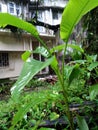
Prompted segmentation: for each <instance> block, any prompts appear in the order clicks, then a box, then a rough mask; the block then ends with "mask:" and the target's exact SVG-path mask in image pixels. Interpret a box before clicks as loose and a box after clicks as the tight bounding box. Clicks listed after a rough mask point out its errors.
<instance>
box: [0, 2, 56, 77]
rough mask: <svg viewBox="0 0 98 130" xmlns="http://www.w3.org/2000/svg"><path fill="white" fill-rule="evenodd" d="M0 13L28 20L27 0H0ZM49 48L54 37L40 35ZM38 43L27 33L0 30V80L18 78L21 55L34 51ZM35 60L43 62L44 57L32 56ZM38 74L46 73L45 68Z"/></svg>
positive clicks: (21, 63) (21, 62)
mask: <svg viewBox="0 0 98 130" xmlns="http://www.w3.org/2000/svg"><path fill="white" fill-rule="evenodd" d="M0 12H4V13H10V14H12V15H14V16H16V17H19V18H21V19H25V20H27V19H29V18H30V17H29V14H30V13H29V1H28V0H16V1H14V0H11V1H9V0H0ZM41 38H42V39H43V40H44V41H46V43H47V45H49V46H50V47H51V46H53V44H55V37H54V36H50V35H41ZM37 46H40V43H39V42H38V41H37V40H36V39H34V38H33V37H32V36H31V35H30V34H28V33H19V34H18V33H13V32H11V31H10V29H0V79H3V78H12V77H17V76H19V74H20V72H21V69H22V67H23V61H22V59H21V55H22V54H23V53H24V52H25V51H26V50H34V49H35V48H36V47H37ZM32 57H34V58H35V59H37V60H40V61H44V60H45V59H44V57H42V56H41V55H39V54H33V55H32ZM40 73H48V68H45V69H44V70H42V71H41V72H40Z"/></svg>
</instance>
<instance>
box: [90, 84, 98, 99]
mask: <svg viewBox="0 0 98 130" xmlns="http://www.w3.org/2000/svg"><path fill="white" fill-rule="evenodd" d="M89 94H90V99H91V100H94V99H95V98H96V96H97V95H98V84H95V85H92V86H90V88H89Z"/></svg>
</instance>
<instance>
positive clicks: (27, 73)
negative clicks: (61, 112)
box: [0, 0, 98, 130]
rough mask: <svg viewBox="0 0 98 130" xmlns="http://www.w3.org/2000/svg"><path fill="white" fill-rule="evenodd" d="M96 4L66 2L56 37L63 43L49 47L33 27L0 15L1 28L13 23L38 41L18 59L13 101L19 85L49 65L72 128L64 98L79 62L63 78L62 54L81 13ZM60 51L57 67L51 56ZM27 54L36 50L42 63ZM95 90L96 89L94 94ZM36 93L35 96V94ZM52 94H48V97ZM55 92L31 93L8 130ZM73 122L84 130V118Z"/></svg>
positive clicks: (87, 0) (79, 0) (16, 99)
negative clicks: (18, 68)
mask: <svg viewBox="0 0 98 130" xmlns="http://www.w3.org/2000/svg"><path fill="white" fill-rule="evenodd" d="M96 6H98V0H93V1H92V0H77V1H75V0H70V1H69V2H68V5H67V6H66V8H65V9H64V12H63V14H62V21H61V24H60V36H61V39H63V41H64V42H65V43H64V44H63V45H60V46H56V47H54V48H52V49H49V48H48V47H47V45H46V43H45V42H44V41H43V40H42V39H41V38H40V36H39V33H38V32H37V29H36V28H35V27H34V26H33V25H31V24H30V23H27V22H25V21H22V20H20V19H18V18H16V17H14V16H11V15H9V14H6V13H1V14H0V19H1V20H0V27H5V26H6V25H12V26H16V27H18V28H20V29H23V30H25V31H27V32H29V33H31V35H33V36H34V37H35V38H36V39H37V40H38V41H39V42H40V43H41V45H42V46H41V47H38V48H37V49H36V50H34V51H27V52H25V53H24V54H23V55H22V59H23V60H24V61H25V63H24V66H23V69H22V71H21V74H20V77H19V78H18V80H17V82H16V83H15V84H14V85H13V87H12V89H11V95H12V99H13V101H14V102H15V103H16V104H17V103H18V102H19V100H20V98H21V92H22V90H23V88H24V87H25V86H26V85H27V84H28V82H29V81H30V80H31V79H32V77H33V76H35V75H36V74H37V73H38V72H39V71H41V70H42V69H44V68H45V67H47V66H49V65H50V66H51V68H52V69H53V70H54V72H55V74H56V75H57V77H58V80H59V83H60V88H61V89H62V95H63V98H64V107H65V113H66V115H67V117H68V120H69V126H70V130H74V129H75V128H74V123H73V115H72V113H71V112H70V108H69V101H68V88H69V87H70V85H71V83H72V82H73V80H74V79H75V78H76V77H78V76H79V74H80V68H79V67H80V65H79V64H75V65H74V66H72V67H71V68H69V74H68V75H67V74H66V76H67V77H65V71H64V69H65V67H66V66H65V62H64V59H65V56H66V50H67V46H68V40H69V37H70V35H71V33H72V31H73V28H74V26H75V25H76V24H77V23H78V21H79V20H80V19H81V18H82V16H83V15H85V14H86V13H87V12H88V11H90V10H92V9H93V8H95V7H96ZM59 50H63V52H64V54H63V61H62V67H61V69H60V68H59V63H58V61H57V58H56V56H55V55H54V52H55V51H59ZM31 53H40V54H41V55H43V56H44V57H45V58H46V59H47V60H46V61H45V62H40V61H37V60H35V59H32V58H31V57H29V56H30V55H31ZM65 78H66V79H67V84H65ZM90 90H91V91H90V93H91V97H92V93H93V92H96V90H98V87H94V88H93V89H90ZM97 94H98V93H97V92H96V95H97ZM37 96H38V95H37ZM51 96H52V97H51ZM54 96H55V94H52V95H51V94H50V95H48V97H47V95H46V93H44V95H39V96H38V97H37V98H36V95H35V96H34V99H35V100H34V99H33V101H32V100H31V102H29V103H26V104H23V106H22V107H19V110H18V112H17V113H16V114H15V116H14V118H13V120H12V127H10V130H13V129H14V128H15V126H16V125H17V123H18V122H19V121H20V120H21V119H22V118H23V117H24V115H25V114H26V113H27V112H28V111H29V110H30V108H31V107H32V106H33V107H35V106H36V105H38V104H41V103H43V102H46V101H47V100H48V99H49V97H50V98H53V97H54ZM77 123H78V125H79V128H80V130H84V129H85V130H88V129H89V128H88V126H87V123H86V121H85V119H84V118H82V117H81V116H79V115H78V116H77Z"/></svg>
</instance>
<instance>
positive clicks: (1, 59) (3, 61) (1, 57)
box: [0, 52, 9, 67]
mask: <svg viewBox="0 0 98 130" xmlns="http://www.w3.org/2000/svg"><path fill="white" fill-rule="evenodd" d="M7 66H9V55H8V53H7V52H0V67H7Z"/></svg>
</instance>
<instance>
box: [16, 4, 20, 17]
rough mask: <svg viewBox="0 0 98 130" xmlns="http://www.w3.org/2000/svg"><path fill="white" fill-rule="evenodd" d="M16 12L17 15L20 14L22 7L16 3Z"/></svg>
mask: <svg viewBox="0 0 98 130" xmlns="http://www.w3.org/2000/svg"><path fill="white" fill-rule="evenodd" d="M16 14H17V16H18V15H19V14H20V7H19V5H18V4H16Z"/></svg>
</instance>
